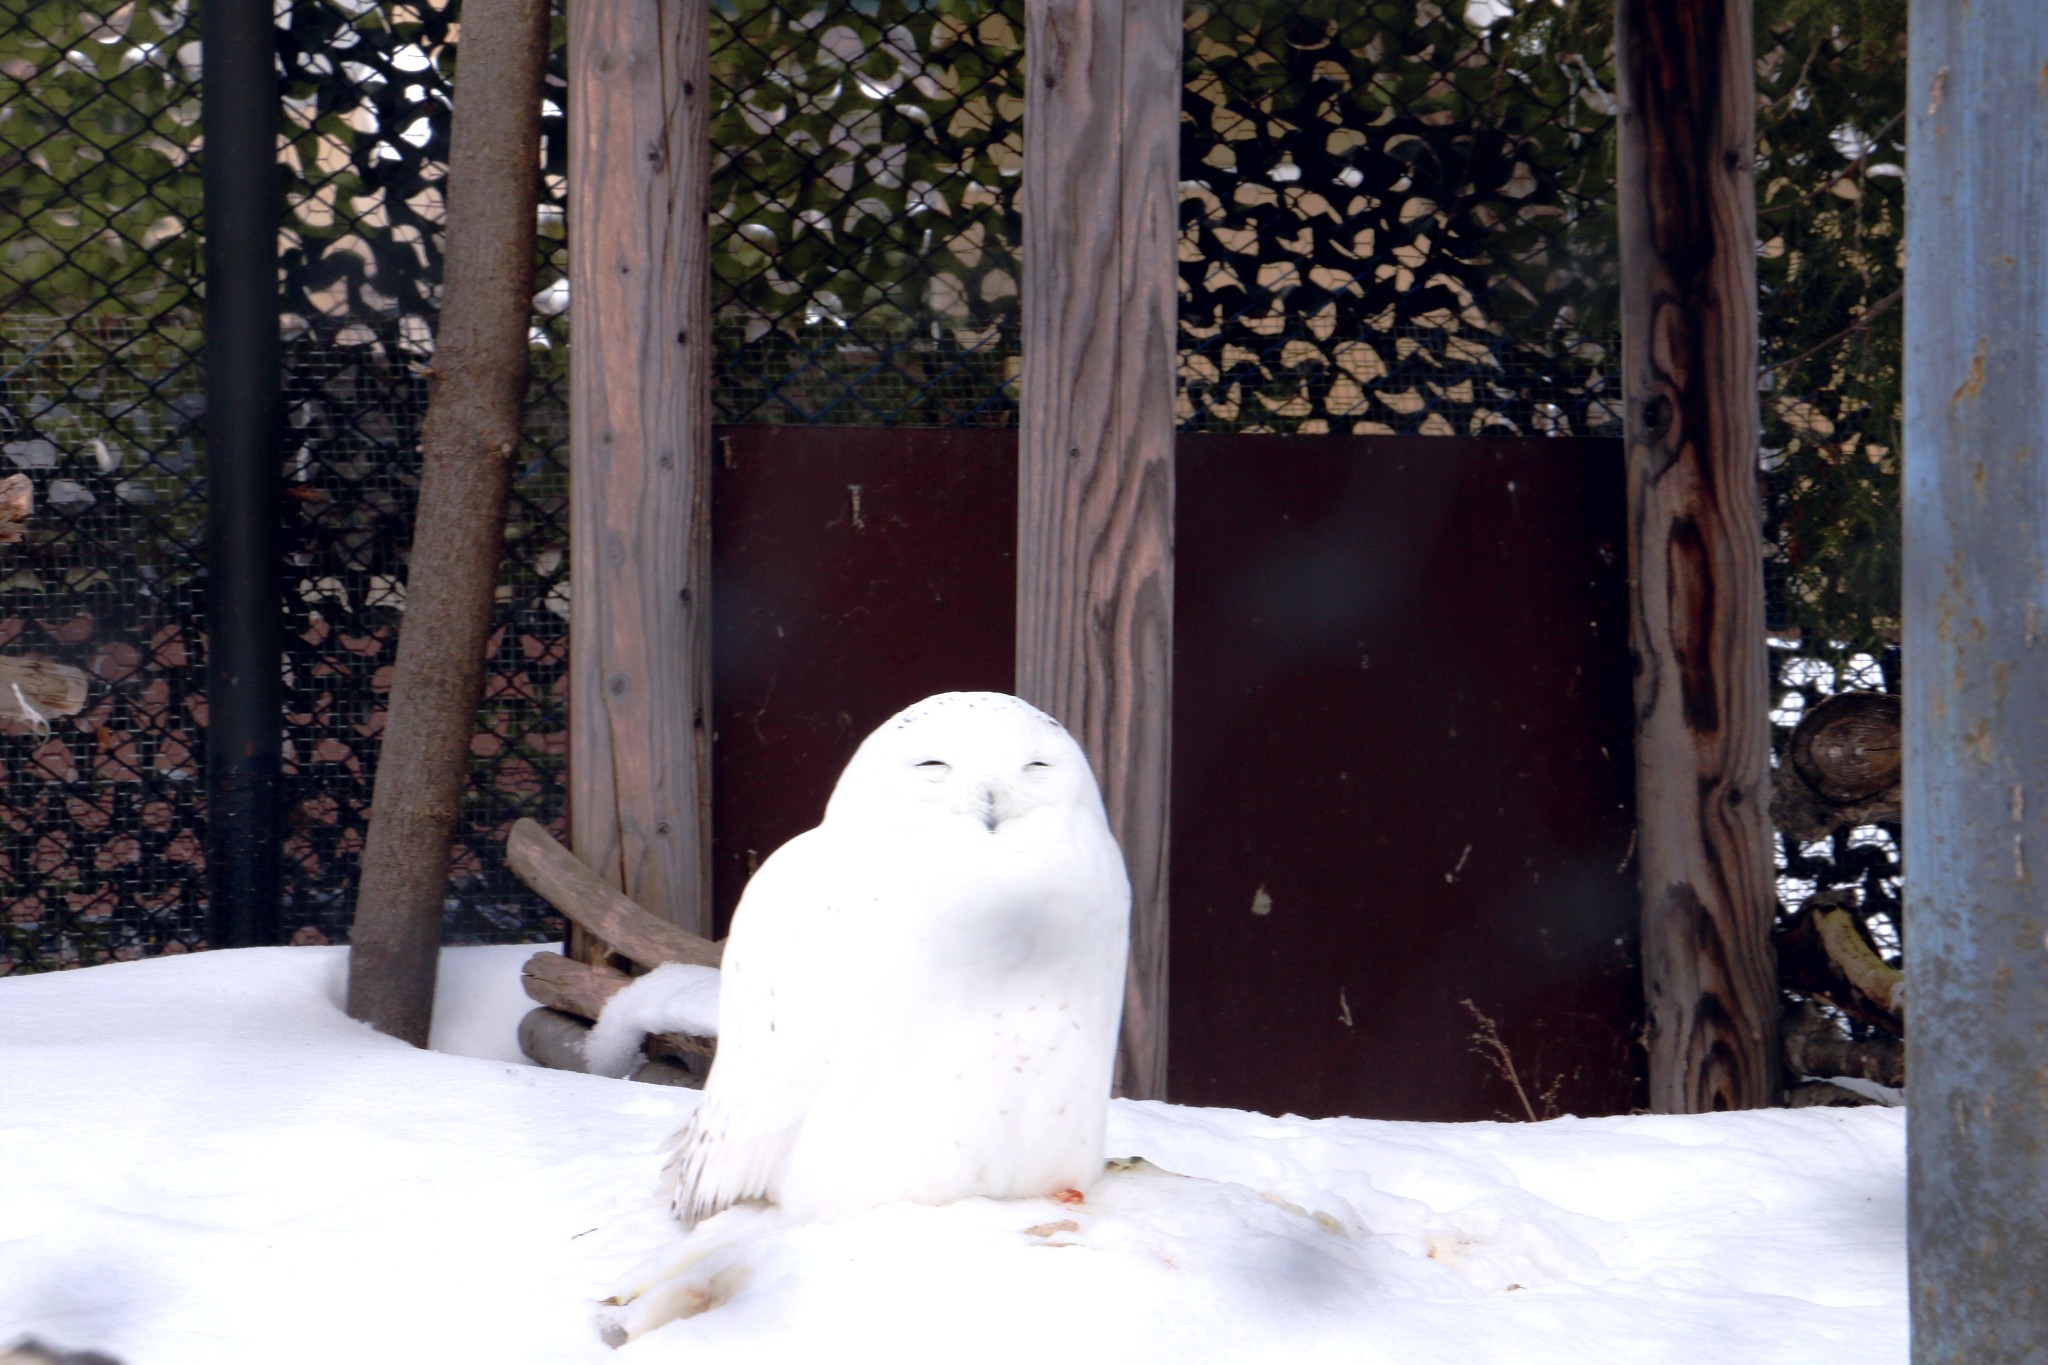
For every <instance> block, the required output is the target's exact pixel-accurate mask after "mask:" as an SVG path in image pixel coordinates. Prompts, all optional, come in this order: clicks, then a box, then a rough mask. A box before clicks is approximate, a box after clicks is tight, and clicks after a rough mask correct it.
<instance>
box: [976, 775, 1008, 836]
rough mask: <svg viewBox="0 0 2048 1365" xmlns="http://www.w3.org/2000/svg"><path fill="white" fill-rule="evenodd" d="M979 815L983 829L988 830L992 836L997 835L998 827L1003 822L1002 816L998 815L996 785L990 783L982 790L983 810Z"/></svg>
mask: <svg viewBox="0 0 2048 1365" xmlns="http://www.w3.org/2000/svg"><path fill="white" fill-rule="evenodd" d="M979 813H980V815H981V823H982V826H983V828H985V829H987V830H988V832H989V833H991V834H993V833H995V832H996V826H997V825H998V824H1000V823H1001V822H1002V816H1001V815H999V814H997V813H996V789H995V784H994V783H989V784H988V785H987V786H984V787H983V788H982V789H981V809H980V812H979Z"/></svg>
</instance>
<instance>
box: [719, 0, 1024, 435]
mask: <svg viewBox="0 0 2048 1365" xmlns="http://www.w3.org/2000/svg"><path fill="white" fill-rule="evenodd" d="M711 15H712V18H711V23H712V39H711V67H712V79H713V81H714V83H715V84H716V85H717V86H718V87H719V88H720V91H721V95H722V97H723V98H722V100H721V103H720V105H719V107H718V109H717V111H716V113H715V114H714V116H713V125H712V148H713V163H712V170H711V183H712V196H711V228H712V281H713V286H712V312H713V314H714V317H715V319H716V321H715V324H714V326H715V331H716V335H717V340H718V351H717V361H716V372H717V378H716V380H715V383H714V401H715V404H716V413H717V418H718V420H720V421H725V422H831V423H838V424H860V425H868V424H874V425H911V426H953V425H996V426H1002V425H1009V424H1011V423H1014V421H1015V420H1016V394H1015V379H1016V376H1017V372H1018V359H1017V357H1018V349H1017V348H1018V298H1017V287H1018V266H1017V242H1018V240H1019V236H1020V228H1019V224H1018V217H1017V202H1016V200H1017V195H1016V191H1017V186H1018V181H1019V179H1020V176H1021V172H1022V169H1023V157H1024V148H1023V125H1022V121H1021V120H1022V116H1023V104H1024V97H1023V74H1024V73H1023V46H1022V42H1023V27H1024V23H1023V6H1022V3H1021V0H1001V2H1000V3H993V4H990V3H976V2H973V0H970V3H959V4H929V3H906V0H879V2H878V0H851V2H849V3H834V4H805V3H801V0H799V2H798V3H772V2H771V3H762V2H761V0H724V2H723V3H719V4H715V5H713V7H712V12H711Z"/></svg>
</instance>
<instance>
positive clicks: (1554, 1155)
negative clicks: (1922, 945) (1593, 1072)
mask: <svg viewBox="0 0 2048 1365" xmlns="http://www.w3.org/2000/svg"><path fill="white" fill-rule="evenodd" d="M532 951H533V949H532V948H530V947H515V948H467V949H450V950H447V952H446V953H445V954H444V955H443V968H442V985H441V999H440V1006H439V1008H438V1009H437V1011H436V1015H435V1030H434V1034H435V1044H436V1047H437V1048H439V1049H442V1050H441V1051H436V1052H421V1051H417V1050H414V1049H412V1048H409V1047H406V1046H404V1045H403V1044H400V1043H396V1042H394V1041H392V1040H390V1039H386V1038H382V1037H380V1036H378V1035H376V1034H374V1033H372V1032H370V1031H369V1030H368V1029H366V1028H364V1027H362V1026H360V1025H358V1024H355V1023H353V1022H352V1021H350V1020H349V1019H347V1018H346V1017H345V1016H344V1015H343V1014H342V1012H341V1009H340V1004H339V1002H340V999H341V991H342V979H343V978H342V973H343V970H344V966H345V956H344V951H343V950H341V949H334V948H273V949H253V950H247V951H241V952H215V953H205V954H199V955H194V956H189V957H176V958H162V959H156V960H152V961H146V962H136V963H123V964H117V965H111V966H103V967H94V968H90V969H88V970H85V971H76V972H65V973H60V974H53V975H47V976H26V977H9V978H4V979H0V1346H4V1344H5V1343H7V1342H8V1341H11V1340H12V1339H14V1338H15V1337H17V1336H20V1335H23V1334H27V1333H33V1334H35V1335H37V1336H40V1337H42V1338H43V1339H44V1340H45V1341H47V1342H49V1343H51V1344H54V1345H58V1346H65V1347H69V1348H73V1349H81V1348H87V1347H90V1348H94V1349H98V1350H102V1351H107V1352H111V1353H113V1354H115V1355H117V1356H119V1357H120V1358H121V1359H122V1360H123V1361H124V1362H126V1365H183V1363H185V1362H191V1363H192V1365H200V1363H201V1362H204V1365H230V1363H232V1362H242V1361H251V1362H269V1361H283V1360H289V1361H293V1362H309V1363H311V1362H326V1361H352V1362H353V1361H361V1360H365V1359H375V1360H382V1361H390V1362H394V1363H395V1365H409V1363H410V1362H415V1361H418V1362H429V1361H432V1362H451V1361H453V1362H467V1361H488V1362H491V1365H518V1363H519V1362H535V1363H536V1365H538V1363H539V1362H547V1365H574V1362H579V1361H588V1362H598V1361H612V1360H616V1361H618V1362H619V1365H635V1363H636V1362H641V1361H648V1362H658V1361H669V1360H674V1361H690V1362H711V1363H723V1362H731V1361H783V1360H788V1361H817V1360H821V1359H854V1360H863V1361H864V1360H868V1359H874V1360H884V1361H900V1362H905V1365H921V1363H922V1362H925V1361H940V1360H946V1361H954V1360H960V1361H974V1362H982V1361H1010V1360H1016V1361H1024V1360H1029V1361H1032V1362H1044V1361H1046V1360H1048V1359H1053V1360H1058V1361H1061V1362H1064V1363H1067V1365H1074V1363H1078V1365H1091V1363H1092V1362H1096V1361H1101V1362H1118V1365H1122V1363H1123V1362H1133V1363H1142V1362H1152V1361H1158V1362H1169V1361H1171V1362H1202V1361H1230V1362H1236V1361H1245V1362H1250V1361H1267V1360H1280V1359H1285V1360H1289V1361H1323V1360H1329V1361H1337V1360H1342V1361H1345V1362H1350V1363H1352V1365H1374V1363H1375V1362H1401V1365H1424V1363H1426V1362H1438V1361H1442V1362H1459V1363H1460V1365H1483V1363H1485V1362H1496V1361H1498V1362H1514V1363H1515V1365H1549V1363H1550V1362H1557V1363H1558V1365H1564V1362H1571V1365H1585V1363H1587V1362H1594V1363H1596V1365H1604V1363H1605V1362H1658V1363H1659V1365H1662V1363H1664V1362H1670V1363H1672V1365H1692V1363H1693V1362H1698V1363H1699V1365H1748V1363H1749V1362H1779V1361H1783V1362H1788V1365H1789V1363H1790V1362H1800V1365H1809V1363H1810V1362H1827V1361H1855V1362H1857V1365H1882V1362H1885V1361H1903V1360H1905V1358H1906V1292H1905V1247H1904V1242H1905V1235H1904V1203H1905V1177H1904V1125H1903V1119H1904V1114H1903V1112H1902V1111H1900V1110H1896V1109H1876V1108H1871V1109H1849V1110H1839V1109H1832V1110H1831V1109H1810V1110H1798V1111H1765V1112H1760V1113H1750V1114H1724V1115H1714V1116H1708V1117H1699V1118H1670V1117H1637V1118H1618V1119H1590V1120H1579V1119H1560V1120H1555V1121H1553V1122H1549V1123H1542V1124H1484V1123H1482V1124H1462V1125H1440V1124H1416V1123H1381V1122H1368V1121H1364V1120H1355V1119H1333V1120H1322V1121H1314V1122H1311V1121H1308V1120H1303V1119H1295V1118H1268V1117H1265V1116H1262V1115H1256V1114H1245V1113H1239V1112H1235V1111H1231V1110H1217V1109H1207V1110H1204V1109H1184V1108H1178V1107H1175V1106H1171V1105H1164V1104H1149V1103H1148V1104H1137V1103H1119V1104H1117V1105H1116V1106H1114V1108H1113V1110H1112V1114H1111V1120H1110V1147H1111V1150H1112V1152H1114V1153H1115V1154H1116V1155H1118V1156H1125V1155H1130V1156H1141V1157H1143V1158H1145V1162H1146V1163H1147V1164H1141V1165H1137V1166H1135V1167H1132V1168H1130V1169H1127V1170H1117V1171H1112V1172H1111V1173H1109V1174H1108V1175H1106V1176H1105V1177H1104V1179H1103V1180H1102V1181H1101V1183H1099V1184H1098V1185H1097V1186H1096V1187H1095V1189H1094V1191H1093V1192H1091V1194H1090V1196H1089V1198H1088V1201H1087V1203H1086V1204H1084V1205H1082V1206H1080V1207H1077V1208H1066V1207H1062V1206H1060V1205H1058V1204H1055V1203H1053V1202H1051V1201H1050V1200H1045V1201H1023V1202H1018V1203H995V1202H992V1201H988V1200H970V1201H967V1202H965V1203H961V1204H955V1205H952V1206H949V1207H946V1208H937V1209H933V1208H918V1207H897V1208H890V1209H880V1210H877V1211H875V1212H872V1213H869V1214H864V1215H861V1216H859V1217H856V1218H851V1219H847V1220H845V1221H843V1222H841V1223H837V1224H829V1225H816V1226H810V1227H794V1228H792V1227H786V1226H782V1225H780V1223H779V1221H778V1218H777V1216H776V1215H775V1214H774V1213H773V1212H772V1211H771V1212H760V1211H755V1210H747V1209H742V1210H735V1211H733V1212H731V1213H728V1214H725V1215H721V1216H720V1217H719V1218H717V1219H713V1220H711V1221H709V1222H707V1223H705V1224H704V1225H703V1226H702V1227H700V1228H699V1229H698V1230H697V1231H696V1232H695V1233H694V1234H691V1236H690V1237H689V1238H688V1239H687V1240H686V1239H685V1238H684V1237H683V1235H682V1234H681V1233H680V1232H679V1231H678V1230H677V1229H676V1228H675V1227H674V1225H673V1224H671V1223H670V1222H669V1221H668V1219H667V1217H666V1213H665V1210H664V1208H663V1206H662V1203H661V1201H660V1199H659V1197H658V1194H657V1191H656V1189H655V1175H656V1171H657V1169H658V1165H659V1158H658V1156H657V1148H658V1147H659V1146H660V1144H661V1142H662V1141H663V1139H665V1138H666V1137H667V1136H668V1135H669V1133H670V1132H671V1131H673V1130H674V1129H675V1128H676V1126H677V1125H678V1124H679V1123H680V1122H681V1120H682V1119H683V1117H684V1116H685V1115H686V1114H687V1113H688V1112H689V1110H690V1108H691V1106H692V1105H693V1104H694V1103H695V1102H696V1096H695V1094H694V1092H690V1091H683V1090H675V1089H669V1088H666V1087H660V1086H651V1085H639V1084H635V1083H632V1082H628V1081H614V1080H608V1079H603V1078H600V1077H594V1076H581V1075H572V1074H568V1073H564V1072H553V1071H544V1070H540V1069H538V1068H535V1067H532V1066H529V1065H526V1064H524V1063H523V1061H521V1059H520V1058H519V1056H518V1053H517V1048H516V1045H515V1043H514V1042H513V1026H514V1024H515V1023H516V1021H517V1019H518V1018H519V1016H520V1015H521V1014H522V1013H523V1012H524V1011H525V1009H526V1008H527V1006H528V1002H527V1000H526V999H525V997H524V995H523V994H522V993H521V991H520V987H519V980H518V967H519V963H520V962H521V961H522V960H524V958H525V957H526V956H527V955H528V954H529V953H531V952H532ZM1069 1223H1070V1224H1071V1226H1063V1225H1064V1224H1069ZM687 1257H701V1258H702V1259H699V1260H696V1261H695V1263H694V1265H693V1266H692V1268H691V1269H690V1271H689V1272H688V1275H687V1276H686V1279H685V1280H684V1281H683V1282H682V1289H683V1293H682V1295H681V1297H682V1298H684V1299H694V1301H695V1302H698V1303H704V1302H710V1303H713V1304H714V1305H715V1306H713V1307H711V1308H709V1309H708V1311H704V1312H701V1313H699V1314H698V1315H697V1316H694V1317H690V1318H686V1319H683V1320H680V1321H676V1322H672V1323H670V1324H669V1325H667V1326H666V1327H662V1328H660V1329H659V1330H655V1331H653V1332H651V1333H650V1334H649V1335H647V1336H644V1337H641V1338H639V1339H637V1340H635V1341H633V1342H631V1343H630V1344H629V1345H627V1346H626V1347H624V1348H623V1349H621V1350H619V1351H616V1352H614V1351H612V1350H611V1349H609V1348H607V1347H606V1346H605V1345H603V1344H602V1342H601V1341H600V1338H599V1335H598V1325H597V1324H598V1311H599V1310H598V1302H599V1301H600V1300H601V1299H603V1298H604V1297H606V1296H607V1295H609V1294H612V1293H615V1292H617V1291H619V1290H621V1289H622V1288H624V1287H626V1286H628V1285H630V1284H637V1283H640V1282H642V1281H643V1280H646V1279H648V1278H652V1277H656V1276H658V1275H659V1274H661V1273H662V1272H663V1271H665V1270H667V1269H669V1268H672V1267H674V1266H676V1265H678V1264H680V1263H681V1262H682V1261H683V1260H685V1259H686V1258H687ZM631 1311H633V1310H628V1312H629V1314H630V1312H631Z"/></svg>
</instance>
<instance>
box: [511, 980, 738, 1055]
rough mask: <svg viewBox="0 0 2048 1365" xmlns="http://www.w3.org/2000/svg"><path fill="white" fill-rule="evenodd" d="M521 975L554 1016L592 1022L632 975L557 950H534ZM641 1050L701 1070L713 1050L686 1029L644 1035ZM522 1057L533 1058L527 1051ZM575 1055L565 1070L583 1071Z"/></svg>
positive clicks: (531, 993) (523, 1039) (530, 991)
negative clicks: (688, 1064)
mask: <svg viewBox="0 0 2048 1365" xmlns="http://www.w3.org/2000/svg"><path fill="white" fill-rule="evenodd" d="M520 976H521V978H522V983H521V984H523V985H524V986H525V988H526V994H527V996H528V998H530V999H532V1000H534V1001H536V1002H537V1003H539V1004H541V1005H544V1006H546V1007H547V1008H548V1009H550V1010H552V1011H554V1012H555V1013H557V1014H563V1015H569V1016H574V1017H575V1018H576V1020H577V1021H578V1022H583V1021H588V1020H594V1019H596V1018H597V1017H598V1016H599V1015H601V1014H603V1013H604V1007H605V1006H606V1005H607V1004H608V1003H610V1001H611V998H612V997H613V996H615V995H617V994H618V993H619V992H620V991H622V990H624V989H625V988H626V986H627V984H628V983H630V982H631V981H632V980H633V979H634V978H632V977H630V976H628V975H626V974H625V973H624V972H621V971H617V970H615V969H613V968H611V967H593V966H591V965H589V964H588V963H583V962H578V961H576V960H575V959H574V958H568V957H564V956H562V955H561V954H560V953H535V954H534V955H533V956H532V957H530V958H528V959H527V960H526V965H525V966H524V967H522V968H521V969H520ZM522 1028H523V1025H522ZM520 1046H521V1048H522V1049H524V1048H525V1046H526V1036H525V1034H524V1033H523V1032H522V1033H521V1035H520ZM579 1046H580V1044H579ZM646 1051H647V1055H648V1056H649V1057H652V1058H656V1059H660V1058H669V1059H671V1060H674V1061H679V1062H685V1063H688V1062H690V1061H692V1059H695V1061H696V1063H697V1066H698V1067H699V1068H700V1069H701V1067H702V1063H703V1061H704V1060H705V1059H708V1058H710V1057H711V1056H712V1055H713V1054H714V1053H715V1051H716V1044H715V1043H713V1042H712V1041H711V1040H710V1039H708V1038H698V1037H695V1036H693V1035H690V1034H686V1033H656V1034H650V1035H648V1038H647V1042H646ZM526 1055H527V1056H529V1057H534V1054H533V1053H532V1052H531V1051H530V1050H529V1051H527V1054H526ZM576 1057H577V1065H576V1066H574V1067H572V1068H570V1069H571V1070H575V1071H582V1070H585V1069H586V1068H585V1067H584V1065H583V1054H582V1053H581V1052H580V1051H579V1052H578V1053H577V1054H576ZM534 1060H535V1061H537V1062H540V1063H541V1065H543V1066H551V1065H553V1063H551V1062H547V1061H544V1060H543V1059H541V1058H539V1057H534Z"/></svg>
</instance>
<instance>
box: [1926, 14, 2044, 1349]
mask: <svg viewBox="0 0 2048 1365" xmlns="http://www.w3.org/2000/svg"><path fill="white" fill-rule="evenodd" d="M1907 26H1908V32H1909V39H1908V47H1909V56H1908V61H1907V82H1906V100H1907V104H1906V115H1907V129H1908V131H1907V147H1908V155H1907V160H1908V162H1909V164H1911V166H1912V167H1913V190H1912V193H1911V194H1909V195H1908V196H1907V198H1906V259H1907V262H1908V267H1907V270H1906V318H1905V327H1906V348H1905V355H1906V362H1905V363H1906V375H1905V378H1906V383H1905V398H1906V422H1905V438H1906V439H1905V447H1904V448H1905V478H1904V491H1905V532H1906V538H1905V592H1904V607H1905V639H1904V649H1903V654H1904V659H1905V666H1906V679H1905V692H1904V698H1903V700H1904V703H1905V717H1906V763H1905V771H1906V791H1905V802H1904V804H1905V866H1906V882H1905V893H1906V923H1907V925H1908V926H1909V933H1908V938H1909V944H1910V949H1909V951H1908V953H1907V961H1906V974H1907V982H1908V984H1909V986H1910V999H1911V1001H1912V1009H1913V1065H1912V1072H1911V1074H1910V1075H1909V1076H1908V1077H1907V1080H1906V1084H1907V1099H1908V1104H1907V1109H1906V1137H1907V1141H1906V1150H1907V1171H1908V1174H1907V1179H1908V1184H1909V1193H1908V1197H1907V1208H1908V1214H1907V1238H1908V1243H1909V1249H1910V1258H1911V1264H1912V1272H1913V1285H1912V1291H1913V1292H1912V1303H1913V1323H1912V1329H1913V1330H1912V1341H1913V1359H1914V1361H1915V1362H1922V1363H1924V1365H1931V1363H1932V1362H1935V1361H1962V1360H1967V1361H1972V1362H1977V1361H1983V1362H1987V1363H1988V1362H2019V1361H2031V1362H2038V1361H2041V1360H2043V1359H2048V1330H2044V1326H2043V1324H2048V1073H2044V1072H2043V1070H2042V1063H2043V1061H2044V1057H2043V1040H2044V1039H2048V915H2044V914H2043V895H2042V883H2041V882H2040V881H2038V880H2036V878H2037V877H2044V876H2048V865H2044V862H2043V855H2044V853H2048V838H2044V836H2048V828H2044V825H2048V727H2044V726H2043V724H2042V719H2043V717H2048V585H2044V583H2043V579H2042V570H2043V558H2044V553H2043V544H2042V528H2043V527H2044V526H2048V250H2044V245H2043V229H2044V225H2048V14H2044V12H2043V9H2042V6H2041V4H2040V0H1974V2H1973V3H1971V4H1968V5H1962V4H1938V3H1932V0H1930V2H1929V3H1926V4H1915V5H1912V6H1910V7H1909V8H1908V10H1907Z"/></svg>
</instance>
